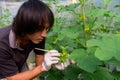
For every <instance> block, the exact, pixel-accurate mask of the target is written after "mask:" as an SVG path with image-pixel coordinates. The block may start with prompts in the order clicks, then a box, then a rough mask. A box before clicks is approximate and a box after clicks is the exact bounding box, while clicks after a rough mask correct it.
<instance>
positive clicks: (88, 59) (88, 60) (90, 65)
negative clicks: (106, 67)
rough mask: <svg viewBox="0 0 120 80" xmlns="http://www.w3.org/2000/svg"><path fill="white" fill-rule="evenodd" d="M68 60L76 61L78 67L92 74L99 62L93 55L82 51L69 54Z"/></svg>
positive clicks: (77, 50) (78, 50)
mask: <svg viewBox="0 0 120 80" xmlns="http://www.w3.org/2000/svg"><path fill="white" fill-rule="evenodd" d="M70 58H71V59H73V60H75V61H77V65H78V67H80V68H81V69H83V70H85V71H87V72H94V71H95V70H96V67H97V66H98V65H99V64H100V61H99V60H98V59H97V58H95V57H94V56H93V55H89V54H87V53H86V52H85V50H83V49H76V50H74V51H73V52H72V53H71V54H70Z"/></svg>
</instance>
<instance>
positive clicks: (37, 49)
mask: <svg viewBox="0 0 120 80" xmlns="http://www.w3.org/2000/svg"><path fill="white" fill-rule="evenodd" d="M35 49H36V50H40V51H44V52H48V51H49V50H45V49H41V48H35Z"/></svg>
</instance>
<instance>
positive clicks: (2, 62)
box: [0, 26, 45, 79]
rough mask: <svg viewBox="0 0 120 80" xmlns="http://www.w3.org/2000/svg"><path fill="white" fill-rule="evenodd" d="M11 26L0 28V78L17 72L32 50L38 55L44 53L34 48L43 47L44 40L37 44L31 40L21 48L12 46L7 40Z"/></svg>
mask: <svg viewBox="0 0 120 80" xmlns="http://www.w3.org/2000/svg"><path fill="white" fill-rule="evenodd" d="M11 28H12V27H11V26H8V27H4V28H1V29H0V79H2V78H6V77H9V76H12V75H15V74H16V73H19V72H20V71H21V68H22V66H23V64H24V63H25V62H26V60H27V58H28V55H29V53H30V52H31V51H32V50H34V52H35V53H36V54H38V55H41V54H42V55H43V54H44V52H42V51H38V50H35V49H34V48H35V47H38V48H43V49H44V48H45V40H43V41H42V42H41V43H39V44H33V43H32V42H31V43H29V44H28V45H27V47H26V48H25V49H22V50H21V49H19V48H12V47H11V46H10V40H9V38H10V31H11Z"/></svg>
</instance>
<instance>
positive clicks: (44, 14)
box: [12, 0, 54, 37]
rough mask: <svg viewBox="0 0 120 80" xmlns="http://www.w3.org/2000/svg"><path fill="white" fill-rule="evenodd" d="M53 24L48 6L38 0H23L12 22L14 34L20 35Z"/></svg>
mask: <svg viewBox="0 0 120 80" xmlns="http://www.w3.org/2000/svg"><path fill="white" fill-rule="evenodd" d="M53 24H54V16H53V13H52V11H51V10H50V8H49V7H48V6H47V5H46V4H44V3H43V2H42V1H39V0H29V1H27V2H24V3H23V4H22V5H21V7H20V8H19V10H18V13H17V15H16V16H15V18H14V20H13V24H12V26H13V27H12V29H13V32H14V33H15V35H16V36H18V37H22V36H24V35H26V34H32V33H34V32H37V31H43V30H44V29H45V27H46V26H47V27H48V29H50V28H51V27H52V26H53Z"/></svg>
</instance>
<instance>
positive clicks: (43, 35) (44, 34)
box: [41, 29, 47, 37]
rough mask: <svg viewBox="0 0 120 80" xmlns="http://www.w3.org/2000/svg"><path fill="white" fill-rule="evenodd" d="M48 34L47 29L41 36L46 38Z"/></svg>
mask: <svg viewBox="0 0 120 80" xmlns="http://www.w3.org/2000/svg"><path fill="white" fill-rule="evenodd" d="M46 32H47V31H46V29H45V30H44V31H43V32H42V34H41V36H42V37H46Z"/></svg>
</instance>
